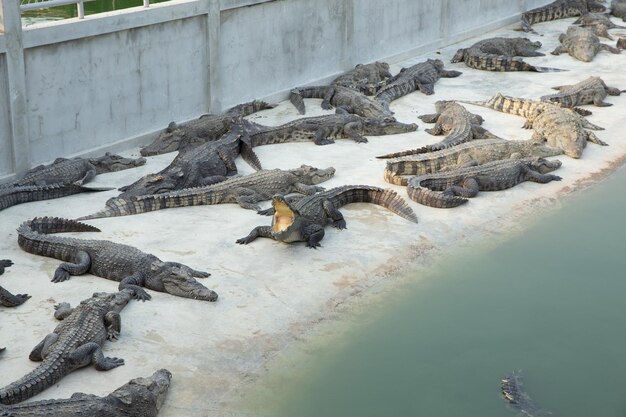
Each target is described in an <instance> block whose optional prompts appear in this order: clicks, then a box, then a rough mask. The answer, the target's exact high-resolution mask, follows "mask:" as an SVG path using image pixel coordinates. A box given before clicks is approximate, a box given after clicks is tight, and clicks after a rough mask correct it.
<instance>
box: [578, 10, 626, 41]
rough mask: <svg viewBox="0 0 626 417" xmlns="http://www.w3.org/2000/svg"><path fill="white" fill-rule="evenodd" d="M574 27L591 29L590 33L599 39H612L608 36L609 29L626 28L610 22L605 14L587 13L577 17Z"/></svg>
mask: <svg viewBox="0 0 626 417" xmlns="http://www.w3.org/2000/svg"><path fill="white" fill-rule="evenodd" d="M574 24H575V25H580V26H583V27H586V28H588V29H591V31H592V32H593V33H594V34H595V35H596V36H598V37H600V38H606V39H611V40H612V39H613V38H612V37H611V35H610V34H609V29H626V26H619V25H616V24H615V23H613V22H611V19H609V16H608V15H607V14H605V13H589V14H586V15H584V16H581V17H579V18H578V19H577V20H576V21H575V22H574Z"/></svg>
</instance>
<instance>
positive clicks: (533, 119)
mask: <svg viewBox="0 0 626 417" xmlns="http://www.w3.org/2000/svg"><path fill="white" fill-rule="evenodd" d="M464 103H469V104H476V105H479V106H483V107H487V108H491V109H494V110H497V111H501V112H503V113H509V114H515V115H519V116H522V117H525V118H526V123H525V124H524V128H527V129H531V128H532V129H534V130H535V132H534V133H533V138H532V139H531V140H535V141H539V142H542V143H543V142H545V143H546V144H547V145H548V146H552V147H556V148H559V149H562V150H563V153H564V154H565V155H567V156H569V157H572V158H580V156H581V155H582V150H583V148H584V147H585V146H586V144H587V141H590V142H592V143H596V144H598V145H601V146H606V143H605V142H603V141H601V140H600V139H598V137H597V136H596V135H595V134H594V133H592V132H588V131H587V130H585V129H593V130H603V128H602V127H600V126H596V125H594V124H593V123H591V122H589V121H588V120H587V119H585V118H584V117H582V116H581V115H580V114H579V113H577V112H576V111H574V109H567V108H562V107H561V105H560V104H559V103H551V102H546V101H537V100H527V99H520V98H515V97H509V96H504V95H502V94H500V93H498V94H496V95H495V96H493V97H492V98H490V99H489V100H487V101H464Z"/></svg>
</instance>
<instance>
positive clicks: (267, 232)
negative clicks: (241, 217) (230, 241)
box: [235, 226, 273, 245]
mask: <svg viewBox="0 0 626 417" xmlns="http://www.w3.org/2000/svg"><path fill="white" fill-rule="evenodd" d="M257 237H266V238H269V239H273V238H272V227H271V226H257V227H255V228H254V229H252V231H251V232H250V233H248V236H246V237H242V238H241V239H237V240H236V241H235V243H239V244H240V245H247V244H248V243H250V242H252V241H253V240H255V239H256V238H257Z"/></svg>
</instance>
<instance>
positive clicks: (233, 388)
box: [0, 5, 626, 417]
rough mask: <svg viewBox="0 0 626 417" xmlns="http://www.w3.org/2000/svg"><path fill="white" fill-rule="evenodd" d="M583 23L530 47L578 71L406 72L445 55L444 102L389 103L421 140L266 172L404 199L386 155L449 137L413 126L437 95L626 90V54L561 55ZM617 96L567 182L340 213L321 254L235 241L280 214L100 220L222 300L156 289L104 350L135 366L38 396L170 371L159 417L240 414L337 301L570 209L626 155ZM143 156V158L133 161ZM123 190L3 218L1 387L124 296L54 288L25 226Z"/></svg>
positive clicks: (208, 210) (82, 282)
mask: <svg viewBox="0 0 626 417" xmlns="http://www.w3.org/2000/svg"><path fill="white" fill-rule="evenodd" d="M268 7H269V5H268ZM573 20H574V19H566V20H563V21H558V22H553V23H549V24H540V25H537V26H536V30H537V31H539V32H540V33H542V34H543V35H544V36H536V35H529V37H530V38H532V39H533V40H540V41H541V42H543V44H544V46H543V47H542V49H541V51H542V52H545V53H546V54H547V56H545V57H539V58H527V60H528V62H530V63H533V64H536V65H541V66H549V67H557V68H564V69H568V70H570V71H569V72H563V73H547V74H539V73H529V72H520V73H487V72H481V71H476V70H472V69H469V68H467V67H465V66H464V65H463V64H454V65H453V64H449V60H450V59H451V57H452V56H453V54H454V53H455V52H456V50H457V48H459V47H466V46H469V45H470V44H471V43H473V42H475V41H477V40H478V39H479V38H475V39H471V40H468V41H465V42H462V43H460V44H457V45H452V46H449V47H446V48H444V49H441V50H438V51H433V52H431V53H428V54H426V55H423V56H415V57H413V58H411V59H410V60H407V61H404V62H402V63H401V65H404V66H408V65H412V64H414V63H417V62H421V61H423V60H424V59H426V58H434V57H440V58H441V59H443V60H444V62H446V68H448V69H456V70H460V71H462V72H463V75H461V76H460V77H458V78H453V79H441V80H440V81H438V82H437V84H436V85H435V91H436V93H435V94H434V95H432V96H425V95H423V94H421V93H413V94H410V95H408V96H406V97H403V98H401V99H399V100H397V101H394V102H393V103H392V105H391V107H392V110H394V111H395V112H396V116H397V118H398V119H399V120H401V121H403V122H417V123H418V124H419V130H418V131H417V132H413V133H407V134H402V135H395V136H383V137H371V138H370V142H369V143H367V144H355V143H354V142H352V141H351V140H339V141H337V143H336V144H333V145H328V146H315V145H313V144H312V143H295V144H284V145H270V146H264V147H259V148H256V149H255V150H256V152H257V153H258V155H259V158H260V160H261V161H262V163H263V165H264V167H266V168H291V167H295V166H299V165H300V164H303V163H307V164H310V165H314V166H318V167H327V166H331V165H332V166H334V167H335V168H336V169H337V173H336V176H335V178H333V179H332V180H331V181H329V182H327V183H325V184H323V185H324V186H326V187H327V188H330V187H333V186H338V185H343V184H369V185H379V186H384V187H391V188H393V189H395V190H397V191H398V192H399V193H400V194H401V195H403V196H406V192H405V190H404V189H403V188H402V187H397V186H391V185H389V184H387V183H385V182H384V181H383V179H382V174H383V168H384V165H385V162H384V161H381V160H378V159H376V158H375V156H376V155H380V154H384V153H388V152H393V151H399V150H403V149H408V148H413V147H417V146H421V145H424V144H427V143H434V142H437V141H439V140H441V139H442V138H441V137H433V136H430V135H428V134H427V133H425V132H424V129H425V128H427V127H429V126H430V125H426V124H424V123H422V122H421V121H420V120H418V119H417V116H418V115H421V114H424V113H432V112H433V111H434V102H435V101H436V100H441V99H469V100H477V99H485V98H488V97H490V96H491V95H493V94H494V93H496V92H502V93H504V94H508V95H513V96H521V97H528V98H538V97H539V96H542V95H545V94H549V93H550V92H551V91H552V90H550V87H552V86H556V85H562V84H569V83H575V82H577V81H580V80H582V79H584V78H586V77H587V76H589V75H599V76H601V77H602V78H603V79H604V80H605V81H606V82H607V84H609V85H611V86H616V87H619V88H620V89H624V88H626V76H624V75H623V70H622V68H623V66H624V65H626V54H622V55H612V54H608V53H604V52H602V53H600V54H598V55H597V57H596V58H595V60H594V61H593V62H592V63H589V64H586V63H582V62H579V61H576V60H574V59H573V58H571V57H570V56H569V55H561V56H558V57H553V56H551V55H550V54H549V52H550V51H551V50H553V49H554V48H555V47H556V45H557V44H558V41H557V35H558V33H559V32H560V31H563V30H565V28H566V27H567V25H568V24H569V23H571V22H572V21H573ZM501 35H502V36H510V37H514V36H520V33H519V32H513V31H512V30H510V29H506V30H500V31H497V32H492V33H489V34H488V35H484V36H483V37H491V36H501ZM401 65H400V64H395V65H393V66H392V72H393V73H395V72H397V71H399V69H400V67H401ZM607 101H608V102H610V103H613V104H614V106H613V107H607V108H596V107H592V106H589V107H588V108H589V109H590V110H592V111H593V115H592V116H590V117H589V120H590V121H591V122H593V123H596V124H598V125H601V126H603V127H605V128H606V130H605V131H601V132H597V134H598V136H599V137H600V138H601V139H603V140H605V141H606V142H608V143H609V144H610V146H608V147H600V146H597V145H593V144H589V145H588V147H587V148H586V149H585V152H584V155H583V158H582V159H580V160H573V159H570V158H567V157H565V156H562V157H559V159H561V160H562V161H563V167H562V168H561V169H559V170H558V171H556V172H555V173H556V174H558V175H560V176H562V177H563V181H561V182H552V183H549V184H545V185H541V184H535V183H529V182H527V183H523V184H521V185H519V186H517V187H515V188H512V189H510V190H506V191H502V192H494V193H487V192H483V193H480V194H479V195H478V196H477V197H476V198H474V199H471V200H470V202H469V203H467V204H466V205H464V206H462V207H459V208H455V209H449V210H442V209H434V208H429V207H424V206H420V205H418V204H416V203H413V202H411V201H410V200H409V203H410V205H411V206H412V207H413V209H414V210H415V212H416V213H417V215H418V217H419V221H420V222H419V224H413V223H410V222H408V221H406V220H404V219H402V218H400V217H398V216H396V215H394V214H392V213H391V212H389V211H387V210H385V209H383V208H381V207H378V206H374V205H369V204H354V205H349V206H346V207H345V208H343V209H342V212H343V213H344V215H345V218H346V221H347V225H348V228H347V230H343V231H338V230H335V229H332V228H327V229H326V236H325V238H324V240H323V241H322V247H321V248H319V249H317V250H312V249H309V248H306V247H305V246H304V245H303V244H293V245H286V244H282V243H279V242H275V241H271V240H268V239H259V240H257V241H255V242H253V243H252V244H250V245H248V246H240V245H236V244H235V243H234V242H235V240H236V239H237V238H240V237H243V236H245V235H246V234H247V233H248V232H249V231H250V230H251V229H252V228H253V227H255V226H257V225H262V224H269V222H270V219H269V218H268V217H261V216H258V215H257V214H255V213H254V212H252V211H247V210H243V209H241V208H239V207H238V206H236V205H232V204H224V205H217V206H201V207H189V208H179V209H170V210H162V211H157V212H153V213H147V214H142V215H137V216H128V217H118V218H109V219H99V220H93V221H90V222H89V223H90V224H93V225H95V226H97V227H99V228H101V229H102V233H84V234H74V236H75V237H82V238H100V239H109V240H113V241H115V242H120V243H126V244H130V245H133V246H136V247H138V248H140V249H142V250H144V251H146V252H150V253H153V254H155V255H157V256H159V257H160V258H161V259H163V260H171V261H178V262H182V263H185V264H187V265H189V266H191V267H193V268H196V269H202V270H206V271H208V272H211V273H212V276H211V277H210V278H208V279H206V280H204V281H203V282H204V284H205V285H207V286H208V287H210V288H212V289H214V290H215V291H217V292H218V293H219V295H220V299H219V300H218V301H217V302H216V303H207V302H199V301H193V300H188V299H182V298H177V297H173V296H169V295H167V294H161V293H156V292H154V291H151V294H152V296H153V300H152V301H149V302H146V303H139V302H132V303H131V304H130V305H129V306H128V307H126V309H125V310H123V311H122V313H121V315H122V322H123V326H122V333H121V336H120V339H119V341H117V342H115V343H106V344H105V346H104V351H105V353H106V354H107V355H109V356H118V357H122V358H124V359H125V360H126V365H124V366H122V367H120V368H117V369H114V370H112V371H109V372H107V373H100V372H97V371H95V370H94V369H92V368H85V369H82V370H79V371H77V372H75V373H74V374H72V375H70V376H69V377H67V378H65V379H63V380H61V382H60V383H59V384H58V386H56V387H53V388H50V389H48V390H46V391H45V392H44V393H42V394H40V395H39V396H37V397H35V399H43V398H58V397H69V396H70V395H71V394H72V393H74V392H76V391H82V392H87V393H92V394H97V395H102V394H105V393H108V392H110V391H111V390H113V389H114V388H116V387H117V386H119V385H121V384H123V383H125V382H126V381H127V380H128V379H130V378H132V377H136V376H140V375H147V374H149V373H150V372H153V371H154V370H156V369H158V368H162V367H165V368H168V369H169V370H170V371H172V373H173V382H172V387H171V390H170V393H169V394H168V398H167V400H166V404H165V406H164V408H163V410H162V412H161V414H160V415H161V416H163V417H173V416H182V415H184V416H187V417H200V416H209V415H211V416H213V415H216V416H217V415H237V410H236V404H237V401H238V398H240V397H241V396H242V395H245V387H246V384H248V383H249V382H250V381H253V380H254V378H255V377H256V376H257V375H258V374H259V372H262V370H263V367H265V366H268V361H269V359H271V357H272V356H274V355H275V354H276V353H278V352H280V351H281V350H282V349H284V348H285V347H286V346H288V345H289V344H291V343H297V341H298V340H299V339H300V338H301V337H302V336H304V335H306V334H307V332H308V331H309V330H310V329H313V328H315V325H316V323H319V322H320V321H323V320H325V319H328V318H329V317H332V316H333V315H334V314H335V313H336V311H337V306H339V305H346V304H349V303H351V302H352V301H354V300H355V299H358V295H359V294H362V293H369V292H370V291H371V290H372V289H376V288H380V287H381V286H384V285H386V284H389V283H393V282H394V276H395V274H390V273H391V272H395V271H397V270H398V269H402V268H413V267H414V266H416V265H420V264H423V263H424V262H426V261H427V260H428V259H429V257H431V256H433V255H437V254H445V250H446V249H448V248H450V247H451V246H453V245H456V244H457V243H458V242H472V241H476V240H478V239H482V238H484V237H485V236H487V235H489V234H491V233H507V232H508V231H510V230H511V228H512V227H520V225H521V224H523V221H524V220H525V219H527V218H532V217H533V216H537V215H540V214H541V212H542V211H543V210H545V209H546V207H548V206H550V207H552V206H554V205H558V204H560V197H561V196H562V195H563V194H566V193H568V192H569V191H571V190H573V189H576V188H578V187H579V186H580V185H581V184H584V183H587V182H589V181H591V180H593V179H595V178H597V177H598V176H601V175H604V173H606V172H608V171H610V170H611V169H612V167H613V166H614V165H615V164H616V163H617V162H618V161H622V160H623V159H624V158H625V157H626V138H625V137H624V135H623V125H624V124H625V123H626V116H625V112H624V109H625V108H626V95H622V96H620V97H609V98H608V99H607ZM319 103H320V100H307V101H306V104H307V110H308V113H307V114H308V115H316V114H321V113H323V111H322V110H321V109H320V108H319ZM467 108H468V109H469V110H470V111H472V112H474V113H478V114H480V115H482V116H483V117H484V118H485V123H484V127H485V128H486V129H489V130H490V131H491V132H493V133H494V134H496V135H498V136H501V137H503V138H507V139H527V138H529V137H530V136H531V134H532V132H531V131H528V130H524V129H522V128H521V126H522V124H523V122H524V121H523V119H522V118H520V117H517V116H512V115H506V114H502V113H498V112H495V111H492V110H489V109H485V108H479V107H476V106H469V105H468V106H467ZM298 117H300V116H299V115H298V114H297V112H296V110H295V109H294V108H293V106H292V105H291V104H290V103H289V102H282V103H280V105H279V106H278V107H277V108H275V109H272V110H268V111H264V112H260V113H258V114H255V115H253V116H251V117H250V118H251V119H252V120H254V121H255V122H258V123H262V124H268V125H276V124H280V123H283V122H286V121H290V120H294V119H296V118H298ZM137 153H138V152H137V150H135V151H134V152H132V154H133V155H137ZM173 157H174V154H169V155H161V156H158V157H152V158H148V159H149V161H148V163H147V164H146V165H145V166H143V167H140V168H138V169H134V170H128V171H121V172H118V173H113V174H105V175H100V176H98V177H97V178H96V180H95V181H94V182H93V185H97V186H116V187H117V186H122V185H125V184H128V183H130V182H132V181H134V180H136V179H137V178H139V177H140V176H142V175H144V174H145V173H148V172H154V171H156V170H158V169H160V168H162V167H164V166H165V165H167V164H168V163H169V161H171V159H172V158H173ZM237 165H238V167H239V169H240V172H241V173H249V172H251V168H250V167H249V166H248V165H247V164H246V163H245V162H243V161H241V159H238V161H237ZM114 195H116V192H115V191H109V192H103V193H96V194H82V195H75V196H71V197H68V198H64V199H59V200H49V201H43V202H38V203H29V204H24V205H21V206H15V207H12V208H10V209H7V210H4V211H3V212H1V213H0V218H1V219H2V221H1V222H0V235H1V236H3V237H4V238H3V239H2V241H1V243H0V258H9V259H12V260H13V261H14V262H15V265H14V266H13V267H11V268H9V269H8V270H7V272H6V273H5V275H3V276H2V277H0V284H1V285H3V286H4V287H5V288H7V289H9V290H11V291H13V292H18V293H22V292H27V293H29V294H31V295H32V296H33V297H32V298H31V299H30V300H29V301H28V302H27V303H26V304H24V305H22V306H21V307H18V308H15V309H7V308H2V307H0V346H6V347H7V351H6V352H5V353H4V354H3V356H2V357H1V358H0V369H1V370H2V371H1V376H0V384H2V385H4V384H7V383H9V382H11V381H13V380H15V379H17V378H18V377H20V376H22V375H24V374H25V373H27V372H28V371H29V370H31V369H33V368H34V367H35V366H36V364H35V363H33V362H30V361H29V360H28V353H29V352H30V350H31V349H32V348H33V347H34V346H35V345H36V344H37V343H38V342H39V341H40V340H41V339H42V338H43V337H44V336H45V335H46V334H47V333H49V332H50V331H51V330H52V329H53V328H54V326H55V325H56V322H55V320H54V319H53V318H52V312H53V305H54V304H55V303H57V302H61V301H70V302H71V303H73V304H76V303H78V302H79V301H80V300H82V299H84V298H86V297H89V296H90V295H91V293H93V292H94V291H115V290H116V288H117V283H116V282H112V281H107V280H105V279H102V278H98V277H94V276H90V275H85V276H80V277H73V278H72V279H71V280H70V281H68V282H64V283H60V284H52V283H50V281H49V280H50V277H51V276H52V275H53V273H54V270H55V268H56V267H57V266H58V265H59V263H60V262H59V261H57V260H54V259H50V258H44V257H39V256H33V255H30V254H27V253H25V252H23V251H21V250H20V249H19V247H18V246H17V242H16V240H17V239H16V232H15V229H16V227H17V226H18V225H19V224H20V223H21V222H22V221H24V220H26V219H29V218H32V217H34V216H43V215H49V216H64V217H70V218H74V217H78V216H81V215H85V214H89V213H92V212H94V211H96V210H98V209H100V208H102V207H103V205H104V202H105V201H106V200H107V199H108V198H109V197H112V196H114ZM407 199H408V198H407ZM390 302H392V300H390ZM259 413H262V410H259Z"/></svg>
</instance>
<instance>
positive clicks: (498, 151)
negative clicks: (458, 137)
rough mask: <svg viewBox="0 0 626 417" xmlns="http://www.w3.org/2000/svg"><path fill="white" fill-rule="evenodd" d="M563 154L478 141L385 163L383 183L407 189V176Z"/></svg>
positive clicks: (533, 145) (525, 143)
mask: <svg viewBox="0 0 626 417" xmlns="http://www.w3.org/2000/svg"><path fill="white" fill-rule="evenodd" d="M561 154H563V150H562V149H559V148H552V147H550V146H546V145H544V144H543V143H539V142H534V141H529V140H502V139H480V140H476V141H472V142H467V143H462V144H460V145H458V146H455V147H453V148H449V149H443V150H441V151H436V152H429V153H425V154H418V155H412V154H409V155H408V156H403V152H398V153H396V154H390V155H384V156H383V157H387V156H392V157H395V156H396V155H397V156H399V157H397V158H396V159H393V160H391V161H388V162H387V165H386V167H385V181H387V182H390V183H392V184H396V185H407V176H413V175H424V174H432V173H436V172H440V171H450V170H454V169H458V168H461V167H464V166H472V165H479V164H485V163H487V162H492V161H498V160H501V159H520V158H527V157H533V156H534V157H548V156H555V155H561Z"/></svg>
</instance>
